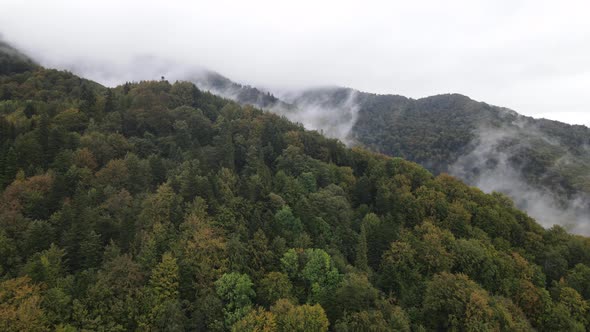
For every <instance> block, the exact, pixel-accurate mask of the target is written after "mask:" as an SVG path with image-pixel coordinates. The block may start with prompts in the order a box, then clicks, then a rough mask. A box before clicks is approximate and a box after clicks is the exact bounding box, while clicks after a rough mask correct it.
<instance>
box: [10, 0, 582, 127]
mask: <svg viewBox="0 0 590 332" xmlns="http://www.w3.org/2000/svg"><path fill="white" fill-rule="evenodd" d="M588 12H590V4H588V2H587V1H583V0H572V1H567V2H555V1H548V0H540V1H539V0H522V1H509V0H499V1H498V0H495V1H491V0H490V1H468V0H451V1H444V2H441V1H434V0H431V1H424V0H422V1H411V2H408V1H376V0H369V1H362V2H361V1H347V0H344V1H335V0H328V1H319V2H318V1H311V0H302V1H297V2H276V1H270V0H252V1H229V0H219V1H208V2H204V1H179V0H171V1H166V2H163V1H150V0H148V1H139V0H129V1H115V0H103V1H93V0H90V1H74V0H56V1H41V0H29V1H22V0H0V33H3V35H4V38H5V39H6V40H7V41H9V42H11V43H13V44H15V45H16V46H17V47H19V48H22V49H23V50H24V51H25V52H27V53H28V54H30V55H32V56H33V57H34V58H36V59H38V60H39V61H40V62H41V63H42V64H44V65H47V66H50V67H57V68H62V69H70V70H72V71H74V72H75V73H77V74H80V75H83V76H87V77H90V78H92V79H95V80H97V81H99V82H101V83H105V84H109V85H114V84H119V83H121V80H125V79H129V77H130V76H131V75H129V74H128V73H126V70H125V68H127V67H126V66H127V65H128V64H130V63H131V64H133V63H134V62H136V61H138V59H139V61H141V59H145V58H157V59H167V60H166V62H167V63H169V64H172V65H173V68H185V67H190V68H193V67H201V68H207V69H210V70H215V71H218V72H220V73H222V74H224V75H226V76H228V77H230V78H232V79H234V80H236V81H238V82H239V83H242V84H249V85H254V86H262V87H265V88H266V89H269V90H273V89H278V88H289V89H293V88H296V89H304V88H306V87H309V86H334V85H338V86H348V87H352V88H355V89H358V90H361V91H367V92H374V93H390V94H400V95H405V96H408V97H413V98H419V97H424V96H429V95H434V94H440V93H455V92H456V93H461V94H464V95H468V96H470V97H472V98H474V99H476V100H485V101H486V102H488V103H491V104H494V105H502V106H505V107H509V108H511V109H515V110H517V111H519V112H520V113H523V114H526V115H533V116H545V117H548V118H551V119H558V120H562V121H566V122H570V123H582V124H590V110H589V109H588V106H587V105H590V94H588V86H590V62H588V60H587V59H589V58H590V43H588V42H587V41H588V40H589V38H590V25H589V24H588V23H587V16H588ZM161 69H162V70H161V71H167V70H172V69H167V68H161ZM114 72H117V73H118V74H119V75H117V76H116V77H115V79H112V80H109V79H108V78H109V77H110V78H113V76H112V75H110V73H114ZM136 74H137V75H133V77H134V78H141V79H149V78H159V77H160V76H161V75H158V74H156V75H154V70H153V69H152V68H148V67H147V66H146V67H145V68H143V69H142V70H140V72H138V73H136ZM162 75H165V74H162ZM154 76H155V77H154ZM572 114H575V116H572Z"/></svg>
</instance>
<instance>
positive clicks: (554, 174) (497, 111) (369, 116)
mask: <svg viewBox="0 0 590 332" xmlns="http://www.w3.org/2000/svg"><path fill="white" fill-rule="evenodd" d="M187 78H189V79H190V80H191V81H193V82H195V83H196V84H197V86H198V87H200V88H201V89H205V90H210V91H211V92H213V93H215V94H218V95H222V96H224V97H227V98H230V99H232V100H235V101H237V102H239V103H240V104H243V105H246V104H250V105H254V106H255V107H258V108H262V109H265V110H269V111H272V112H275V113H278V114H281V115H285V116H286V117H287V118H289V119H290V120H292V121H296V122H300V123H303V124H304V125H305V126H306V127H307V128H313V129H318V130H321V131H322V132H323V133H324V134H325V135H327V136H329V137H333V138H339V139H341V140H342V141H344V142H345V143H347V144H348V145H349V146H362V147H364V148H366V149H368V150H371V151H374V152H378V153H383V154H386V155H389V156H394V157H401V158H404V159H407V160H410V161H413V162H416V163H418V164H420V165H422V166H423V167H425V168H426V169H428V170H429V171H431V172H433V173H434V174H435V175H438V174H441V173H451V174H453V175H454V176H457V177H459V178H461V179H462V180H463V181H465V182H467V183H469V184H471V185H477V186H482V187H489V188H484V189H486V190H488V191H500V192H503V193H505V194H508V195H509V196H510V197H512V198H513V199H515V200H517V203H518V205H519V207H521V208H527V205H528V204H527V203H530V202H527V200H528V201H531V200H534V197H529V198H523V197H522V194H523V191H526V192H535V193H537V194H538V195H537V196H546V198H547V199H549V201H548V202H546V203H547V204H555V205H556V206H555V209H557V210H561V211H564V210H572V211H573V210H576V212H575V213H574V214H578V217H577V218H574V219H578V220H574V222H575V223H580V222H582V219H583V223H590V221H588V220H587V218H584V217H583V216H584V215H589V214H590V176H589V174H588V169H590V129H589V128H587V127H585V126H579V125H569V124H565V123H561V122H557V121H551V120H545V119H534V118H531V117H527V116H523V115H520V114H518V113H516V112H514V111H512V110H510V109H507V108H503V107H497V106H492V105H489V104H486V103H483V102H477V101H474V100H472V99H470V98H468V97H466V96H463V95H460V94H443V95H437V96H431V97H426V98H420V99H412V98H407V97H404V96H399V95H379V94H372V93H365V92H360V91H357V90H354V89H349V88H341V87H323V88H310V89H305V90H302V91H291V92H288V91H287V92H284V93H283V94H282V95H281V96H280V97H281V98H280V99H278V98H276V97H274V96H272V95H270V94H269V93H267V92H263V91H261V90H258V89H256V88H252V87H249V86H242V85H240V84H237V83H234V82H232V81H231V80H229V79H228V78H225V77H223V76H221V75H219V74H217V73H209V74H207V75H200V76H199V75H197V76H194V77H193V76H190V77H188V76H187ZM507 171H508V172H510V173H512V174H511V175H512V177H513V178H514V179H509V180H508V181H511V180H516V181H517V182H519V183H520V187H524V188H518V189H517V188H513V187H514V186H513V185H512V184H510V183H506V184H505V185H497V186H485V185H484V184H483V182H485V179H484V181H482V178H485V177H486V176H491V177H498V176H500V175H502V174H503V173H506V172H507ZM504 175H505V174H504ZM532 196H534V195H532ZM521 199H522V201H521ZM572 202H575V203H574V204H572ZM572 205H575V206H572ZM531 212H532V211H531ZM558 212H559V211H558ZM536 214H537V215H538V216H539V217H541V215H542V213H536ZM564 214H565V213H564ZM552 217H553V216H552ZM543 221H544V222H545V223H546V224H552V223H555V221H553V222H552V221H551V220H543ZM587 227H588V226H587V225H586V226H584V227H582V228H587ZM588 231H590V230H588ZM588 231H586V232H583V233H587V232H588Z"/></svg>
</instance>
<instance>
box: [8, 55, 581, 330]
mask: <svg viewBox="0 0 590 332" xmlns="http://www.w3.org/2000/svg"><path fill="white" fill-rule="evenodd" d="M5 55H6V54H5ZM5 55H3V56H5ZM18 57H19V59H15V60H14V61H13V60H10V58H11V56H10V54H8V56H7V57H5V58H6V59H8V60H3V62H2V67H0V69H1V71H0V330H2V331H46V330H56V331H200V330H208V331H328V330H331V331H431V330H434V331H436V330H454V331H498V330H504V331H530V330H534V329H536V330H539V331H584V330H585V329H586V328H589V327H590V325H589V324H590V320H589V319H590V316H589V312H588V301H589V300H590V240H589V239H588V238H585V237H581V236H575V235H571V234H568V233H567V232H565V231H564V230H563V229H562V228H560V227H553V228H551V229H547V230H545V229H543V228H542V227H541V226H540V225H538V224H537V223H536V222H535V220H533V219H532V218H530V217H528V216H527V215H526V214H525V213H523V212H521V211H520V210H518V209H516V208H515V206H514V204H513V202H512V201H511V200H510V199H508V198H507V197H505V196H503V195H501V194H497V193H495V194H492V195H489V194H484V193H483V192H482V191H480V190H478V189H477V188H474V187H469V186H467V185H465V184H463V183H462V182H461V181H459V180H457V179H455V178H453V177H451V176H449V175H445V174H442V175H438V176H433V175H432V174H431V173H430V172H429V171H427V170H426V169H425V168H423V167H421V166H419V165H418V164H415V163H413V162H409V161H406V160H403V159H401V158H391V157H388V156H385V155H381V154H376V153H373V152H368V151H366V150H363V149H360V148H353V149H350V148H347V147H345V146H344V145H343V144H342V143H341V142H339V141H338V140H335V139H328V138H325V137H323V136H322V135H320V134H319V133H317V132H313V131H306V130H304V129H303V128H302V126H301V125H297V124H294V123H292V122H290V121H288V120H287V119H285V118H283V117H280V116H278V115H275V114H271V113H268V112H264V111H261V110H258V109H255V108H253V107H248V106H240V105H238V104H237V103H235V102H232V101H229V100H226V99H222V98H220V97H217V96H214V95H212V94H210V93H207V92H203V91H201V90H199V89H197V88H196V87H195V86H194V85H193V84H192V83H189V82H174V83H169V82H167V81H165V80H162V81H143V82H134V83H126V84H123V85H121V86H118V87H116V88H106V87H103V86H101V85H99V84H97V83H94V82H91V81H88V80H85V79H82V78H80V77H77V76H75V75H73V74H71V73H69V72H63V71H57V70H52V69H45V68H41V67H37V66H36V65H33V64H32V63H30V62H28V61H24V62H23V60H22V59H20V57H21V56H20V55H19V56H18ZM23 64H24V65H23Z"/></svg>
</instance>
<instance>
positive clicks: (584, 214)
mask: <svg viewBox="0 0 590 332" xmlns="http://www.w3.org/2000/svg"><path fill="white" fill-rule="evenodd" d="M523 133H524V135H523ZM476 134H477V138H476V139H475V141H474V144H473V145H474V146H473V149H472V150H471V152H469V153H467V154H466V155H464V156H461V157H460V158H459V159H458V160H457V161H456V162H455V163H454V164H453V165H451V167H450V173H451V174H452V175H455V176H457V177H459V178H461V179H463V180H465V181H466V182H467V183H469V184H471V185H473V186H476V187H478V188H480V189H482V190H483V191H485V192H488V193H490V192H494V191H496V192H501V193H504V194H506V195H507V196H509V197H510V198H512V199H513V200H514V202H515V204H516V206H517V207H519V208H521V209H523V210H525V211H526V212H527V213H528V214H529V215H530V216H531V217H533V218H535V219H536V220H537V221H538V222H539V223H540V224H541V225H543V226H544V227H551V226H553V225H555V224H557V225H561V226H563V227H564V228H566V229H567V230H569V231H571V232H573V233H577V234H584V235H590V200H589V199H588V197H587V196H582V195H576V196H574V197H571V198H569V199H567V200H564V199H563V197H564V196H561V197H558V195H557V194H556V193H559V192H560V191H561V188H557V189H556V188H547V187H543V186H540V185H538V186H533V185H531V184H530V182H529V181H527V180H526V179H525V177H524V172H525V171H524V170H523V169H522V168H519V166H516V165H515V163H514V162H512V161H511V159H513V158H515V157H517V155H518V154H519V153H520V152H521V151H522V149H523V148H527V147H528V144H529V143H530V142H531V141H534V140H542V141H543V142H544V143H546V144H547V145H550V146H554V147H556V148H559V149H563V146H561V147H560V145H559V142H556V141H553V140H552V139H550V138H548V137H547V135H545V134H543V133H541V132H540V131H538V130H537V129H536V128H535V127H534V126H532V125H530V124H528V123H526V122H524V121H520V120H517V121H515V122H514V123H513V124H512V125H510V126H504V127H499V128H498V127H496V128H492V127H489V126H482V127H481V128H479V129H478V130H477V131H476ZM524 137H526V139H523V138H524ZM567 159H571V155H570V154H569V153H567V152H565V153H564V154H563V156H562V157H561V158H559V159H558V160H556V161H555V165H553V166H560V165H558V164H564V163H568V160H567ZM544 175H546V174H544ZM539 180H540V179H539Z"/></svg>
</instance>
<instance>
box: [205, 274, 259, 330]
mask: <svg viewBox="0 0 590 332" xmlns="http://www.w3.org/2000/svg"><path fill="white" fill-rule="evenodd" d="M252 286H253V283H252V281H251V280H250V277H248V275H246V274H240V273H235V272H232V273H225V274H224V275H222V276H221V278H219V280H217V281H215V289H216V291H217V295H218V296H219V297H220V298H221V299H222V300H223V302H224V309H223V312H224V316H225V325H226V326H227V327H231V326H232V325H233V324H234V323H236V322H238V321H239V320H240V319H241V318H242V317H244V316H245V315H246V314H247V313H248V311H250V310H251V309H252V299H253V298H254V297H255V296H256V293H255V292H254V290H253V289H252Z"/></svg>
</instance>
